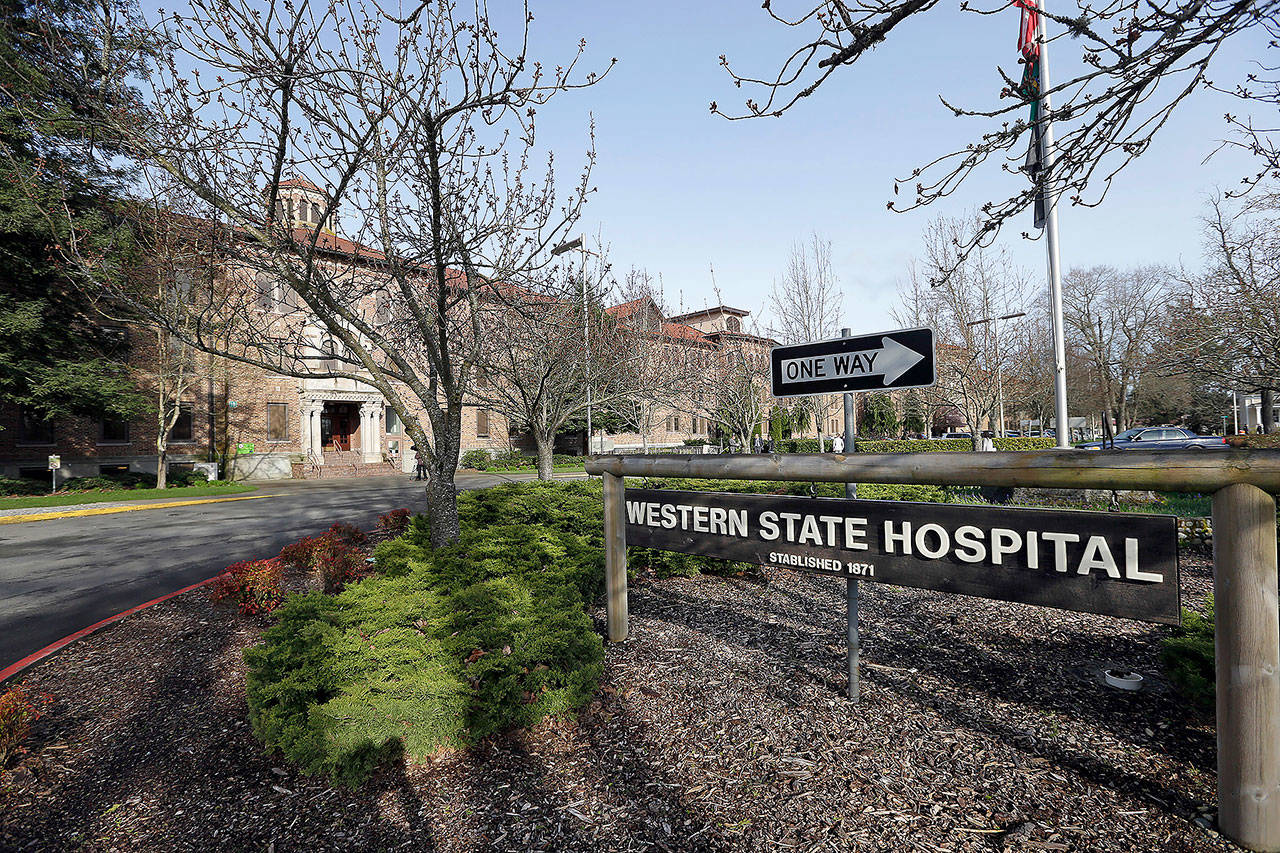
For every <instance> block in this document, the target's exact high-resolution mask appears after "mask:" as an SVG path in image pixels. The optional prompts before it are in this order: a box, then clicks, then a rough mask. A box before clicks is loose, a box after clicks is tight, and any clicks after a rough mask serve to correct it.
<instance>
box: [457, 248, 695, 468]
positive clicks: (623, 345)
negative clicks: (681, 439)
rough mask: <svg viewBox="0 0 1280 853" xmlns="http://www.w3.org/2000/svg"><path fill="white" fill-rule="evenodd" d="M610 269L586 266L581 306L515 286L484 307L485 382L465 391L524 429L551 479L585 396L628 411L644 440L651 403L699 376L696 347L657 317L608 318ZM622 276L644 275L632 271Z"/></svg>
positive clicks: (680, 394) (675, 397) (674, 401)
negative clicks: (566, 429)
mask: <svg viewBox="0 0 1280 853" xmlns="http://www.w3.org/2000/svg"><path fill="white" fill-rule="evenodd" d="M597 257H600V254H598V255H597ZM608 273H609V267H608V264H607V263H605V262H604V261H603V260H601V261H599V262H598V263H597V264H596V266H595V267H594V269H591V270H588V271H586V272H584V273H583V274H584V275H586V276H587V280H588V287H587V290H586V295H587V301H586V303H585V304H584V303H583V301H582V300H581V299H580V298H579V299H577V300H570V299H564V298H557V297H553V296H547V295H545V294H544V292H543V291H542V290H539V289H534V288H531V287H529V288H513V289H512V292H511V293H510V294H509V296H508V297H507V298H505V299H504V300H503V301H502V302H501V303H494V304H493V305H492V306H491V307H489V308H488V309H486V310H485V311H484V313H485V314H486V321H485V324H484V325H485V328H486V334H485V335H484V336H483V337H484V338H485V340H486V342H487V345H486V346H485V348H484V350H483V352H484V357H483V360H482V365H481V368H482V370H483V381H477V382H475V383H473V385H472V387H471V390H470V397H471V398H472V399H473V400H475V401H476V402H478V403H481V404H483V405H486V406H489V407H491V408H494V409H497V410H498V411H500V412H502V413H503V414H505V415H507V417H508V418H510V419H511V420H512V421H513V422H514V423H516V424H520V425H522V426H525V427H527V428H528V429H529V433H530V436H531V437H532V439H533V443H534V447H535V448H536V449H537V453H538V476H539V478H540V479H543V480H549V479H551V471H552V462H553V449H554V443H555V435H556V432H557V431H558V430H559V429H560V428H561V427H563V426H564V424H565V423H566V422H567V421H569V420H570V419H571V418H573V417H576V416H578V415H579V414H581V413H583V412H584V411H585V410H586V407H587V404H588V400H590V401H591V403H592V404H593V405H594V406H596V407H597V408H604V409H609V410H613V411H618V410H628V409H630V410H631V411H632V416H633V417H634V418H636V419H638V420H639V421H640V422H641V435H642V438H643V440H645V441H647V437H646V430H647V428H648V427H649V426H651V421H652V419H653V416H654V411H655V409H656V408H657V407H658V406H660V405H668V406H675V405H678V404H679V401H680V400H682V399H683V398H684V397H685V396H687V394H688V393H689V391H690V390H691V383H692V382H693V381H694V378H695V377H696V371H697V362H698V361H699V355H700V350H698V349H697V348H696V347H695V349H694V351H693V352H692V353H691V352H690V350H689V346H693V345H689V346H684V345H681V342H678V341H672V340H669V339H668V338H667V336H666V335H664V332H665V331H667V330H666V329H664V324H663V323H662V322H661V321H660V320H659V321H657V322H651V321H650V320H649V319H648V318H646V317H645V312H644V311H637V312H632V313H630V314H625V315H623V316H614V315H613V314H610V313H607V312H606V311H605V310H604V308H603V301H604V298H605V297H606V296H607V295H608V294H609V293H610V292H611V288H610V286H609V281H608V280H607V276H608ZM628 277H629V278H630V279H632V280H633V281H636V280H644V281H645V282H646V283H647V281H648V277H647V275H645V274H643V273H642V272H640V271H637V270H632V271H631V272H630V273H628ZM647 295H648V291H644V296H642V297H638V298H645V296H647ZM584 321H585V322H586V323H588V324H589V328H584ZM584 332H585V333H586V334H584ZM588 341H589V342H590V343H589V345H588ZM691 356H692V357H691ZM588 388H589V389H590V391H591V393H590V395H588V393H587V391H588Z"/></svg>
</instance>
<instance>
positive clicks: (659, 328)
mask: <svg viewBox="0 0 1280 853" xmlns="http://www.w3.org/2000/svg"><path fill="white" fill-rule="evenodd" d="M619 296H620V298H621V299H622V300H623V301H622V302H621V304H620V305H618V306H616V307H615V316H616V318H617V321H618V323H619V327H620V332H621V333H622V334H624V335H625V339H624V340H623V341H621V342H620V346H621V349H620V354H622V355H623V356H624V358H625V360H626V363H625V365H620V367H619V374H620V375H619V376H618V377H617V378H616V379H615V381H616V382H618V383H620V384H621V386H622V388H623V389H625V390H620V391H619V392H618V393H615V394H614V395H613V400H614V402H613V404H612V406H611V408H612V409H613V411H614V412H616V413H617V414H619V415H621V417H622V418H623V420H625V421H626V422H627V423H630V424H631V425H632V426H633V427H634V428H635V430H636V432H637V433H639V435H640V443H641V447H642V448H643V449H644V450H645V451H646V452H647V451H648V449H649V434H650V433H651V432H652V431H653V429H654V427H655V425H656V424H657V422H658V421H659V419H660V418H661V417H662V416H663V415H664V414H667V413H680V412H689V413H694V412H698V411H700V410H701V408H702V405H703V401H704V400H705V399H706V398H707V395H708V394H709V392H710V389H711V387H712V385H713V370H714V363H715V362H714V347H713V346H712V345H711V344H710V343H709V342H707V341H705V340H703V339H702V338H701V336H700V335H698V334H697V333H696V332H695V331H694V330H693V329H691V328H690V327H688V326H683V325H681V324H678V323H671V322H669V321H668V320H667V319H666V317H667V316H668V313H669V312H668V311H667V307H666V304H665V300H664V295H663V291H662V284H661V281H660V280H658V279H656V278H655V277H654V276H652V275H651V274H650V273H649V271H648V270H646V269H643V268H638V267H632V268H631V269H630V270H628V271H627V274H626V276H625V277H624V278H623V281H622V283H621V286H620V288H619Z"/></svg>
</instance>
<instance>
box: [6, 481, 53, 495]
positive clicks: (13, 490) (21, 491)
mask: <svg viewBox="0 0 1280 853" xmlns="http://www.w3.org/2000/svg"><path fill="white" fill-rule="evenodd" d="M47 494H49V482H48V481H45V482H43V483H42V482H40V481H39V480H11V479H9V478H8V477H0V495H4V496H6V497H7V496H16V495H47Z"/></svg>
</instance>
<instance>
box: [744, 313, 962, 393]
mask: <svg viewBox="0 0 1280 853" xmlns="http://www.w3.org/2000/svg"><path fill="white" fill-rule="evenodd" d="M769 362H770V364H769V367H770V374H771V378H772V380H773V381H772V391H773V396H775V397H801V396H806V395H810V394H842V393H845V392H847V391H887V390H890V389H893V388H925V387H927V386H930V385H933V384H934V383H935V382H936V381H937V376H936V370H935V369H934V347H933V329H899V330H897V331H894V332H877V333H876V334H874V335H859V336H857V337H848V338H832V339H830V340H826V341H814V342H812V343H804V344H792V345H790V346H784V347H774V348H773V349H772V350H771V351H770V353H769Z"/></svg>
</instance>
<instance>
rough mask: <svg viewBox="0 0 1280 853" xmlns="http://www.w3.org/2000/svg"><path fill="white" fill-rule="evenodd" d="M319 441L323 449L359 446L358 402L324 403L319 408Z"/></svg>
mask: <svg viewBox="0 0 1280 853" xmlns="http://www.w3.org/2000/svg"><path fill="white" fill-rule="evenodd" d="M320 443H321V445H322V446H323V447H324V449H325V450H350V449H351V448H352V447H353V446H355V447H359V446H360V404H359V403H335V402H329V403H325V404H324V408H323V409H321V410H320Z"/></svg>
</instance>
